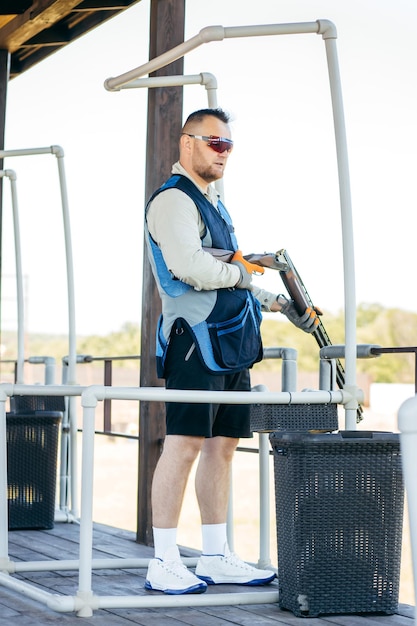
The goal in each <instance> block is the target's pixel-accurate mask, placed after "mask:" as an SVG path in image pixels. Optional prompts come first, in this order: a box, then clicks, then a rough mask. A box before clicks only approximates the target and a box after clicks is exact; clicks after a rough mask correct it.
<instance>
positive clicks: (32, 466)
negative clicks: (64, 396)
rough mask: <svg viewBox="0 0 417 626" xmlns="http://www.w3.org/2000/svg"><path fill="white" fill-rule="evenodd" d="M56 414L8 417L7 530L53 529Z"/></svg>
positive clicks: (42, 413)
mask: <svg viewBox="0 0 417 626" xmlns="http://www.w3.org/2000/svg"><path fill="white" fill-rule="evenodd" d="M61 420H62V412H60V411H32V412H28V413H26V414H25V413H19V414H15V413H8V414H7V415H6V432H7V488H8V495H7V500H8V509H9V530H17V529H48V528H53V526H54V515H55V489H56V476H57V452H58V438H59V429H60V423H61Z"/></svg>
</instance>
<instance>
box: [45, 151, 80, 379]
mask: <svg viewBox="0 0 417 626" xmlns="http://www.w3.org/2000/svg"><path fill="white" fill-rule="evenodd" d="M51 152H52V154H54V155H55V156H56V159H57V165H58V175H59V183H60V190H61V204H62V218H63V222H64V237H65V255H66V268H67V288H68V292H67V293H68V344H69V346H68V350H69V352H68V380H67V383H68V384H69V385H75V384H76V381H75V365H76V360H77V353H76V332H75V296H74V264H73V258H72V243H71V227H70V218H69V207H68V192H67V182H66V177H65V166H64V151H63V149H62V148H61V147H60V146H51Z"/></svg>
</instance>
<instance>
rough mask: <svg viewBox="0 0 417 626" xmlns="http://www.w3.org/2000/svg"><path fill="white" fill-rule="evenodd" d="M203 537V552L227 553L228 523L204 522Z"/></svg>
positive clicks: (210, 553) (211, 553)
mask: <svg viewBox="0 0 417 626" xmlns="http://www.w3.org/2000/svg"><path fill="white" fill-rule="evenodd" d="M201 533H202V539H203V554H204V555H207V556H210V555H214V554H221V555H224V554H225V550H226V552H227V525H226V524H203V525H202V526H201Z"/></svg>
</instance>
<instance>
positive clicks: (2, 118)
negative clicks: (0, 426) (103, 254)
mask: <svg viewBox="0 0 417 626" xmlns="http://www.w3.org/2000/svg"><path fill="white" fill-rule="evenodd" d="M9 73H10V54H9V52H8V51H7V50H0V150H4V134H5V124H6V100H7V84H8V82H9ZM0 169H3V159H0ZM2 241H3V178H0V311H1V297H2V280H1V276H2V268H3V250H2ZM1 331H2V329H1V327H0V336H1Z"/></svg>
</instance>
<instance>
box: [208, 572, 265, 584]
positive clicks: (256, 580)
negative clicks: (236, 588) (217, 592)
mask: <svg viewBox="0 0 417 626" xmlns="http://www.w3.org/2000/svg"><path fill="white" fill-rule="evenodd" d="M197 576H198V574H197ZM198 578H200V580H204V582H205V583H207V584H208V585H247V586H249V587H254V586H257V585H268V584H269V583H271V582H272V581H273V580H274V578H275V574H272V575H271V577H270V578H254V579H253V580H244V581H241V580H236V579H235V580H213V579H212V578H210V577H209V576H198Z"/></svg>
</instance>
